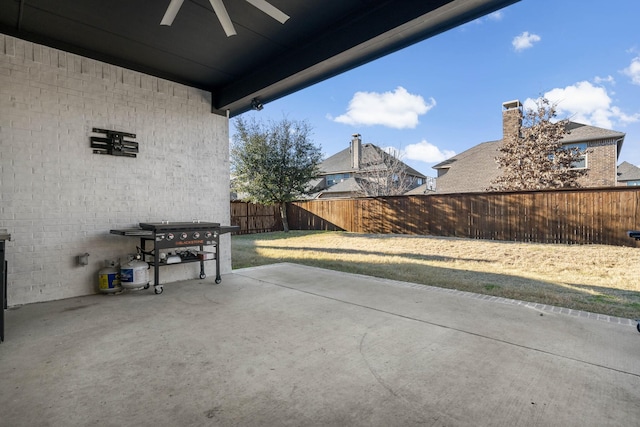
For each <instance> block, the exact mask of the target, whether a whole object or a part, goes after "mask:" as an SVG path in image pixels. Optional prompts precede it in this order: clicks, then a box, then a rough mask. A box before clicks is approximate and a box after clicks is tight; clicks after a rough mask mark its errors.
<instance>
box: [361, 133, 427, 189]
mask: <svg viewBox="0 0 640 427" xmlns="http://www.w3.org/2000/svg"><path fill="white" fill-rule="evenodd" d="M371 148H372V149H371V150H366V152H365V154H364V156H363V159H362V162H361V165H360V171H359V172H358V174H357V176H356V181H357V182H358V184H359V185H360V188H361V190H362V195H363V196H368V197H376V196H397V195H400V194H404V193H406V192H407V191H409V190H410V189H412V188H413V187H415V178H414V177H413V176H412V175H410V174H409V170H408V167H407V165H406V164H405V163H404V162H403V161H402V160H401V159H400V153H399V151H397V150H394V149H390V151H389V152H386V151H384V150H382V149H381V148H380V147H377V146H375V145H373V146H372V147H371Z"/></svg>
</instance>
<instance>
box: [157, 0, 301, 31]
mask: <svg viewBox="0 0 640 427" xmlns="http://www.w3.org/2000/svg"><path fill="white" fill-rule="evenodd" d="M246 1H247V3H249V4H251V5H253V6H254V7H256V8H258V9H260V10H261V11H262V12H264V13H266V14H267V15H269V16H270V17H272V18H273V19H275V20H276V21H278V22H280V23H281V24H284V23H285V22H287V20H288V19H289V15H287V14H285V13H284V12H282V11H281V10H280V9H278V8H276V7H275V6H273V5H272V4H270V3H268V2H267V1H266V0H246ZM183 2H184V0H171V3H169V7H167V11H166V12H165V13H164V16H163V17H162V21H161V22H160V25H171V24H172V23H173V20H174V19H175V17H176V15H177V14H178V11H179V10H180V6H182V3H183ZM209 3H211V6H212V7H213V11H214V12H215V13H216V16H217V17H218V20H219V21H220V25H222V29H223V30H224V32H225V34H226V35H227V37H231V36H235V35H236V34H237V33H236V29H235V27H234V26H233V23H232V22H231V18H229V14H228V13H227V9H226V8H225V7H224V3H222V0H209Z"/></svg>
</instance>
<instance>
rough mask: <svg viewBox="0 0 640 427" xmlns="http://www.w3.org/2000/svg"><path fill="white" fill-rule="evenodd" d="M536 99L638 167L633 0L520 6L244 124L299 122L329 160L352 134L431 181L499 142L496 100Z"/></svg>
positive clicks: (637, 32) (547, 0)
mask: <svg viewBox="0 0 640 427" xmlns="http://www.w3.org/2000/svg"><path fill="white" fill-rule="evenodd" d="M540 96H546V97H547V98H549V99H550V100H551V101H553V102H556V103H557V105H558V111H559V115H558V116H559V118H569V119H571V120H573V121H576V122H580V123H585V124H590V125H593V126H599V127H603V128H606V129H612V130H616V131H619V132H624V133H626V137H625V142H624V145H623V148H622V152H621V154H620V158H619V162H622V161H628V162H630V163H632V164H635V165H638V166H640V1H638V0H609V1H607V2H601V1H584V2H583V1H576V0H522V1H521V2H519V3H516V4H514V5H511V6H509V7H506V8H504V9H502V10H500V11H499V12H496V13H494V14H491V15H488V16H485V17H484V18H481V19H478V20H476V21H473V22H470V23H467V24H465V25H463V26H460V27H457V28H455V29H453V30H450V31H448V32H446V33H443V34H440V35H438V36H435V37H432V38H430V39H427V40H424V41H422V42H420V43H418V44H415V45H413V46H410V47H408V48H405V49H403V50H401V51H398V52H396V53H393V54H391V55H388V56H386V57H384V58H381V59H378V60H376V61H373V62H371V63H369V64H366V65H364V66H361V67H359V68H357V69H354V70H351V71H349V72H346V73H344V74H341V75H339V76H336V77H333V78H331V79H329V80H326V81H324V82H321V83H318V84H316V85H314V86H311V87H309V88H307V89H304V90H301V91H299V92H297V93H294V94H292V95H289V96H287V97H284V98H281V99H279V100H276V101H273V102H270V103H267V104H265V106H264V109H263V110H262V111H256V112H254V111H252V112H248V113H245V114H244V115H243V117H246V118H249V117H250V116H255V117H256V118H258V119H259V120H262V121H269V120H274V121H278V120H280V119H282V118H283V117H285V116H286V117H288V118H289V119H295V120H306V121H307V122H309V123H310V124H311V126H312V128H313V134H312V139H313V141H314V142H315V143H316V144H317V145H319V146H321V147H322V151H323V152H324V153H325V155H326V156H329V155H332V154H335V153H337V152H338V151H340V150H342V149H344V148H347V147H348V144H349V142H350V140H351V135H352V134H354V133H360V134H361V135H362V140H363V142H365V143H373V144H376V145H379V146H381V147H394V148H396V149H398V150H400V152H401V153H402V159H403V160H404V161H405V162H406V163H408V164H409V165H411V166H412V167H414V168H415V169H417V170H418V171H420V172H422V173H424V174H425V175H428V176H435V170H433V169H432V168H431V167H432V166H433V165H435V164H436V163H439V162H441V161H443V160H445V159H446V158H448V157H451V156H452V155H454V154H458V153H461V152H462V151H464V150H467V149H469V148H471V147H472V146H474V145H476V144H479V143H481V142H485V141H493V140H497V139H500V138H501V137H502V103H503V102H505V101H511V100H515V99H518V100H520V101H522V102H524V103H525V106H527V105H530V104H529V102H531V101H532V100H534V99H536V98H538V97H540ZM230 131H231V133H232V134H233V133H234V132H235V129H234V127H233V122H232V125H231V129H230Z"/></svg>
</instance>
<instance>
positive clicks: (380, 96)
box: [333, 86, 436, 129]
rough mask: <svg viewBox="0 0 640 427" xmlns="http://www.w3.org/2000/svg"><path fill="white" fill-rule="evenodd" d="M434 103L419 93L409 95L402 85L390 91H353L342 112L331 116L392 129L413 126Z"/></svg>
mask: <svg viewBox="0 0 640 427" xmlns="http://www.w3.org/2000/svg"><path fill="white" fill-rule="evenodd" d="M435 105H436V100H435V99H433V98H429V102H426V101H425V100H424V98H423V97H422V96H420V95H413V94H411V93H409V92H407V90H406V89H405V88H403V87H402V86H398V88H396V90H395V91H393V92H384V93H377V92H356V93H355V94H354V95H353V98H351V101H349V108H348V109H347V112H346V113H345V114H342V115H341V116H338V117H336V118H335V119H333V120H334V121H336V122H339V123H345V124H348V125H354V126H361V125H364V126H372V125H382V126H387V127H391V128H395V129H405V128H411V129H413V128H415V127H416V126H417V125H418V123H419V121H418V116H420V115H422V114H426V113H427V111H429V110H431V109H432V108H433V107H435Z"/></svg>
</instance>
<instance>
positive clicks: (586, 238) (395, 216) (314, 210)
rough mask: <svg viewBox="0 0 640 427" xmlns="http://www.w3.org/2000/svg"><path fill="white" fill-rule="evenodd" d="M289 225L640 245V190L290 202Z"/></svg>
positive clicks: (607, 189) (306, 228)
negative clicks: (635, 233)
mask: <svg viewBox="0 0 640 427" xmlns="http://www.w3.org/2000/svg"><path fill="white" fill-rule="evenodd" d="M288 216H289V225H290V228H291V229H292V230H344V231H351V232H358V233H398V234H422V235H435V236H456V237H468V238H476V239H492V240H507V241H520V242H539V243H564V244H587V243H597V244H606V245H618V246H635V247H640V244H639V242H636V241H635V240H633V239H630V238H629V237H628V236H627V233H626V232H627V230H634V229H640V188H635V187H617V188H606V189H605V188H603V189H577V190H576V189H572V190H553V191H531V192H517V193H516V192H513V193H511V192H505V193H473V194H433V195H421V196H396V197H378V198H362V199H331V200H330V199H327V200H312V201H300V202H293V203H291V204H289V208H288Z"/></svg>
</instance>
